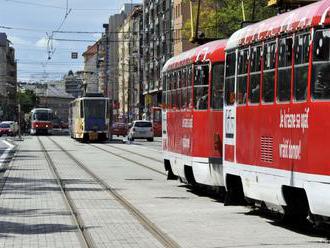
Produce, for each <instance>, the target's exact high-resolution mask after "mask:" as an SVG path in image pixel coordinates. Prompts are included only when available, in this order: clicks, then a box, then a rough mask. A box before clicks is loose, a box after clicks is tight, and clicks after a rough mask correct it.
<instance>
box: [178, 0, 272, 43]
mask: <svg viewBox="0 0 330 248" xmlns="http://www.w3.org/2000/svg"><path fill="white" fill-rule="evenodd" d="M189 1H190V0H185V3H186V4H189ZM196 2H197V1H194V5H193V10H194V15H195V16H196V13H197V3H196ZM267 2H268V1H267V0H243V1H242V0H201V9H200V25H199V30H200V31H201V32H203V33H204V34H205V37H206V38H228V37H229V36H230V35H231V34H232V33H234V32H235V31H236V30H238V29H240V28H241V24H242V22H243V21H244V19H243V9H244V13H245V21H246V22H256V21H260V20H263V19H266V18H269V17H271V16H274V15H275V14H276V11H275V9H273V8H270V7H267ZM242 3H243V4H242ZM194 19H195V20H196V18H194ZM195 20H194V21H195ZM190 27H191V21H190V20H187V21H186V22H185V25H184V30H185V31H184V32H183V33H184V36H186V38H188V37H190V36H191V33H190Z"/></svg>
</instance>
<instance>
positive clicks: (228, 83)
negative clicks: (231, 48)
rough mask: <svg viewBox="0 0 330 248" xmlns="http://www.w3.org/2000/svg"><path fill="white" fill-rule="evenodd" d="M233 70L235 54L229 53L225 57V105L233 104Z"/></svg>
mask: <svg viewBox="0 0 330 248" xmlns="http://www.w3.org/2000/svg"><path fill="white" fill-rule="evenodd" d="M235 68H236V53H235V52H231V53H228V54H227V56H226V78H225V100H226V104H227V105H233V104H234V103H235Z"/></svg>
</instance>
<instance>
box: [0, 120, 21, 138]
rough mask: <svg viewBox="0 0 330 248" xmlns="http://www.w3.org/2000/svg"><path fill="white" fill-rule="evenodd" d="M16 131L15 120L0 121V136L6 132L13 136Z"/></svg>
mask: <svg viewBox="0 0 330 248" xmlns="http://www.w3.org/2000/svg"><path fill="white" fill-rule="evenodd" d="M17 132H18V124H17V122H15V121H3V122H1V123H0V136H2V135H4V134H6V135H8V136H15V135H17Z"/></svg>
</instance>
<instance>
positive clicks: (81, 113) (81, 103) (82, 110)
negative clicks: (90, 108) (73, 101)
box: [80, 101, 84, 118]
mask: <svg viewBox="0 0 330 248" xmlns="http://www.w3.org/2000/svg"><path fill="white" fill-rule="evenodd" d="M80 118H84V104H83V102H82V101H81V102H80Z"/></svg>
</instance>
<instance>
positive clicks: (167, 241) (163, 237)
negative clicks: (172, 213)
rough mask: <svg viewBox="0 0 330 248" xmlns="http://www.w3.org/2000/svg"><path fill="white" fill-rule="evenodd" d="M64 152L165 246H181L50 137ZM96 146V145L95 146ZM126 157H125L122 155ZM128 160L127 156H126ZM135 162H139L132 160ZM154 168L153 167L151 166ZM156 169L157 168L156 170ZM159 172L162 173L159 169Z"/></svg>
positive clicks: (173, 247)
mask: <svg viewBox="0 0 330 248" xmlns="http://www.w3.org/2000/svg"><path fill="white" fill-rule="evenodd" d="M48 139H49V140H51V141H52V142H53V143H54V144H55V145H56V146H57V147H58V148H59V149H60V150H61V151H62V152H64V153H65V154H66V155H67V156H68V157H69V158H70V159H71V160H72V161H74V162H75V163H76V164H77V165H78V166H79V167H80V168H81V169H83V170H84V171H85V172H86V173H87V174H89V175H90V176H91V177H92V178H93V179H94V180H95V181H96V182H98V183H99V184H100V185H101V186H102V187H103V188H104V190H105V191H106V192H107V193H108V194H110V195H111V196H112V197H114V198H115V199H116V200H117V201H118V202H119V203H120V204H121V205H122V206H123V207H124V208H125V209H126V210H128V211H129V212H130V213H131V214H132V215H133V216H134V217H135V218H136V219H137V220H138V221H139V222H140V223H141V225H142V226H143V227H144V228H145V229H146V230H147V231H148V232H149V233H151V235H152V236H154V237H155V238H156V239H157V240H158V241H159V242H160V243H161V244H162V245H164V247H167V248H179V247H180V246H179V244H178V243H176V242H175V241H174V240H173V239H172V238H170V237H169V236H168V235H167V234H166V233H164V232H163V231H162V230H160V229H159V228H158V227H157V226H156V225H155V224H154V223H153V222H152V221H151V220H149V219H148V218H147V217H146V216H145V215H144V214H143V213H142V212H141V211H139V210H138V209H137V208H136V207H134V206H133V205H132V204H131V203H130V202H129V201H128V200H126V199H125V198H124V197H123V196H122V195H120V194H119V193H118V192H117V191H116V190H115V189H113V188H112V187H111V186H110V185H109V184H108V183H106V182H105V181H104V180H103V179H101V178H100V177H99V176H97V175H96V174H95V173H94V172H92V171H91V170H90V169H89V168H87V166H85V165H84V164H83V163H82V162H81V161H79V160H78V159H77V158H76V157H74V156H73V155H72V154H71V153H69V152H68V151H66V150H65V149H64V148H63V147H62V146H61V145H60V144H58V143H57V142H56V141H55V140H54V139H52V138H50V137H48ZM95 147H96V146H95ZM122 158H124V157H122ZM125 159H126V160H128V159H127V158H125ZM131 161H132V162H134V163H137V162H135V161H133V160H131ZM149 169H152V168H149ZM154 171H156V170H154ZM158 173H160V172H159V171H158Z"/></svg>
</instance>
